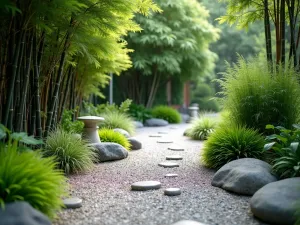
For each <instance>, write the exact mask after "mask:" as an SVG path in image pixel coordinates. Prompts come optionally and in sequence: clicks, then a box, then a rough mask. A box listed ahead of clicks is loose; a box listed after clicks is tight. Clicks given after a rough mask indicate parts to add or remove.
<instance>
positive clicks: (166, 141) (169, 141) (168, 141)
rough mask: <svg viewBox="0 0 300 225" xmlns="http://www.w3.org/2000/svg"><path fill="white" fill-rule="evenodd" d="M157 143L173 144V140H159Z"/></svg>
mask: <svg viewBox="0 0 300 225" xmlns="http://www.w3.org/2000/svg"><path fill="white" fill-rule="evenodd" d="M157 143H173V141H171V140H159V141H157Z"/></svg>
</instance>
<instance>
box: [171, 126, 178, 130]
mask: <svg viewBox="0 0 300 225" xmlns="http://www.w3.org/2000/svg"><path fill="white" fill-rule="evenodd" d="M170 129H172V130H176V129H178V127H170Z"/></svg>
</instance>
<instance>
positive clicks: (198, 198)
mask: <svg viewBox="0 0 300 225" xmlns="http://www.w3.org/2000/svg"><path fill="white" fill-rule="evenodd" d="M187 126H188V125H187V124H180V125H176V127H175V128H176V129H171V128H174V126H171V125H170V126H168V127H159V128H147V127H145V128H141V129H138V130H137V134H136V135H135V137H136V138H137V139H138V140H140V141H141V142H142V143H143V149H141V150H137V151H131V152H130V153H129V156H128V158H126V159H123V160H120V161H114V162H108V163H101V164H98V165H96V167H95V169H94V170H93V171H91V172H89V173H88V174H83V175H73V176H70V179H69V181H70V184H71V187H72V195H73V196H77V197H80V198H82V199H83V206H82V207H81V208H78V209H67V210H64V211H62V212H61V213H60V214H59V217H60V218H59V219H57V220H56V221H55V222H54V223H53V224H54V225H71V224H72V225H92V224H93V225H123V224H124V225H125V224H128V225H171V224H172V223H175V222H177V221H179V220H195V221H199V222H202V223H205V224H207V225H235V224H236V225H258V224H261V225H263V224H264V223H261V222H259V221H258V220H256V219H255V218H253V216H252V214H251V212H250V208H249V200H250V198H249V197H245V196H238V195H234V194H231V193H228V192H226V191H224V190H222V189H220V188H216V187H213V186H211V184H210V182H211V179H212V177H213V175H214V171H213V170H209V169H207V168H205V167H203V166H201V165H200V162H199V153H200V151H201V148H202V145H203V143H202V142H199V141H192V140H190V139H188V138H187V137H184V136H183V135H182V134H183V132H184V130H185V129H186V127H187ZM161 131H165V132H168V134H162V136H163V137H161V138H159V137H149V135H150V134H157V133H158V132H161ZM161 139H168V140H173V141H174V143H176V144H179V145H181V146H182V147H184V148H185V151H182V152H181V151H180V152H179V151H171V150H168V149H167V148H168V146H170V145H172V144H162V143H157V141H158V140H161ZM175 154H176V155H178V154H179V155H182V156H183V160H180V161H176V162H178V164H179V167H176V168H163V167H159V166H158V163H160V162H164V161H166V160H165V157H166V156H168V155H175ZM167 173H177V174H178V175H179V176H178V177H171V178H165V177H164V175H165V174H167ZM143 180H157V181H160V182H161V183H162V187H161V189H159V190H152V191H145V192H139V191H131V188H130V186H131V184H132V183H134V182H137V181H143ZM168 187H179V188H181V191H182V194H181V195H179V196H173V197H169V196H165V195H164V189H165V188H168Z"/></svg>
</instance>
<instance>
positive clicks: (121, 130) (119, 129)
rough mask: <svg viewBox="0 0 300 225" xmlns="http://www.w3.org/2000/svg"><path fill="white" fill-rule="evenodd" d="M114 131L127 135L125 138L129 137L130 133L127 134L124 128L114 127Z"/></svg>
mask: <svg viewBox="0 0 300 225" xmlns="http://www.w3.org/2000/svg"><path fill="white" fill-rule="evenodd" d="M114 132H117V133H120V134H123V135H124V136H125V137H127V138H129V137H130V134H129V133H128V132H127V131H126V130H124V129H121V128H115V129H114Z"/></svg>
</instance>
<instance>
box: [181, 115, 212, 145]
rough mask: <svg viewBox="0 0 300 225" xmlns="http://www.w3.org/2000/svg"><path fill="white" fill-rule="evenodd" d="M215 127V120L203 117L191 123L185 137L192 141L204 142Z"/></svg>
mask: <svg viewBox="0 0 300 225" xmlns="http://www.w3.org/2000/svg"><path fill="white" fill-rule="evenodd" d="M216 126H217V121H216V119H214V118H210V117H207V116H205V115H204V116H201V117H199V118H197V119H194V120H193V121H192V125H191V127H190V128H189V129H188V130H187V133H186V135H187V136H188V137H190V138H192V139H194V140H206V139H207V137H208V135H209V134H211V133H212V132H213V131H214V129H215V128H216Z"/></svg>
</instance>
